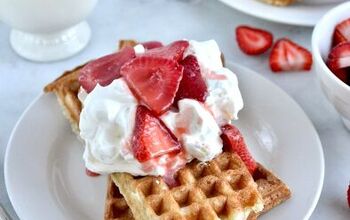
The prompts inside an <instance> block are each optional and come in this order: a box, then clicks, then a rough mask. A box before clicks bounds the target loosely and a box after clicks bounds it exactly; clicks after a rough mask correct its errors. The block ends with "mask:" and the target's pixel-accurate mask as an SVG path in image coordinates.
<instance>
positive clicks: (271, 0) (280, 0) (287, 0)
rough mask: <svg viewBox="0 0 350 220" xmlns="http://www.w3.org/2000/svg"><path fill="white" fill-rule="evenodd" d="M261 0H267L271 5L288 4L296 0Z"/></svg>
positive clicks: (265, 0)
mask: <svg viewBox="0 0 350 220" xmlns="http://www.w3.org/2000/svg"><path fill="white" fill-rule="evenodd" d="M260 1H263V2H266V3H268V4H271V5H277V6H287V5H290V4H292V3H294V2H295V1H296V0H260Z"/></svg>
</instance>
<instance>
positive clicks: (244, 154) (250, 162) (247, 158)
mask: <svg viewBox="0 0 350 220" xmlns="http://www.w3.org/2000/svg"><path fill="white" fill-rule="evenodd" d="M221 130H222V134H221V139H222V141H223V144H224V149H225V150H228V151H233V152H235V153H237V154H238V156H239V157H240V158H241V159H242V161H243V162H244V163H245V165H246V167H247V168H248V170H249V172H250V173H252V174H253V173H254V171H255V169H256V167H257V165H256V162H255V160H254V158H253V157H252V156H251V155H250V153H249V150H248V148H247V145H246V144H245V142H244V138H243V136H242V134H241V132H240V131H239V130H238V128H236V127H235V126H233V125H231V124H226V125H224V126H222V127H221Z"/></svg>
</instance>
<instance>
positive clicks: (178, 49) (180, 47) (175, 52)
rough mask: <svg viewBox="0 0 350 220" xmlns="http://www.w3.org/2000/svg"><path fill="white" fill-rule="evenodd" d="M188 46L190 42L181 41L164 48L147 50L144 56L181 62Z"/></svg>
mask: <svg viewBox="0 0 350 220" xmlns="http://www.w3.org/2000/svg"><path fill="white" fill-rule="evenodd" d="M188 46H189V43H188V41H185V40H179V41H175V42H173V43H171V44H169V45H167V46H164V47H158V48H154V49H150V50H147V51H146V53H144V54H143V55H144V56H151V57H162V58H166V59H170V60H176V61H179V60H181V59H182V57H183V53H184V51H185V50H186V49H187V47H188Z"/></svg>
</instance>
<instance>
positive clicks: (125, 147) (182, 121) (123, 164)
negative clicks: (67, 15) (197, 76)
mask: <svg viewBox="0 0 350 220" xmlns="http://www.w3.org/2000/svg"><path fill="white" fill-rule="evenodd" d="M189 44H190V45H189V47H188V48H187V50H186V51H185V53H184V57H185V56H187V55H194V56H195V57H196V58H197V60H198V63H199V66H200V70H201V74H202V76H203V78H204V80H205V82H206V84H207V88H208V96H207V99H206V101H205V103H200V102H198V101H196V100H191V99H183V100H180V101H179V102H178V106H179V111H178V112H175V111H172V110H169V111H168V112H166V113H164V114H163V115H162V116H161V120H163V122H164V124H165V125H166V126H167V127H168V128H169V130H171V131H172V132H173V133H174V135H175V136H176V137H177V138H178V140H179V141H180V142H181V143H182V145H183V146H184V148H185V150H186V154H187V155H185V156H181V159H176V158H168V156H166V155H165V156H164V157H163V156H162V157H160V158H158V159H157V160H156V161H154V160H153V161H150V162H147V163H142V164H141V163H140V162H138V160H137V159H136V158H135V157H134V156H133V153H132V149H131V143H130V142H131V138H132V133H133V129H134V124H135V113H136V108H137V105H138V102H137V100H136V98H135V97H134V96H133V94H132V93H131V91H130V89H129V87H128V86H127V84H126V82H125V81H124V80H123V79H122V78H119V79H116V80H114V81H113V82H112V83H111V84H110V85H108V86H105V87H101V86H100V85H96V87H95V89H94V90H93V91H91V92H90V93H89V94H87V93H86V92H85V91H83V89H81V90H80V92H79V95H78V97H79V99H80V100H81V101H82V103H83V109H82V112H81V115H80V125H79V126H80V135H81V137H82V139H83V140H84V141H85V145H86V147H85V151H84V156H83V157H84V161H85V164H86V167H87V168H88V169H89V170H91V171H93V172H97V173H113V172H127V173H130V174H133V175H164V174H165V172H166V170H167V169H169V167H170V168H171V169H175V167H180V166H183V165H184V163H185V162H188V161H190V160H192V159H193V158H197V159H198V160H200V161H209V160H211V159H213V158H214V157H215V156H216V155H218V154H220V153H221V152H222V141H221V138H220V134H221V130H220V127H219V126H221V125H223V124H226V123H228V122H229V121H230V120H232V119H236V118H237V114H238V111H239V110H240V109H242V108H243V100H242V97H241V94H240V91H239V88H238V81H237V77H236V75H235V74H234V73H232V72H231V71H230V70H229V69H226V68H224V67H223V65H222V62H221V57H220V56H221V52H220V50H219V47H218V45H217V44H216V42H215V41H214V40H210V41H205V42H197V41H189ZM134 50H135V53H136V54H142V53H144V52H145V48H144V47H143V46H142V45H141V44H138V45H136V46H135V47H134ZM169 161H170V162H169ZM155 163H156V164H155Z"/></svg>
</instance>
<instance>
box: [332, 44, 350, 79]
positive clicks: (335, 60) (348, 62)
mask: <svg viewBox="0 0 350 220" xmlns="http://www.w3.org/2000/svg"><path fill="white" fill-rule="evenodd" d="M327 66H328V68H329V69H330V70H331V71H332V72H333V73H334V74H335V75H336V76H337V77H338V78H339V79H340V80H342V81H343V82H345V83H349V80H350V75H349V68H350V42H345V43H341V44H339V45H338V46H336V47H334V48H333V49H332V50H331V52H330V53H329V56H328V60H327Z"/></svg>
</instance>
